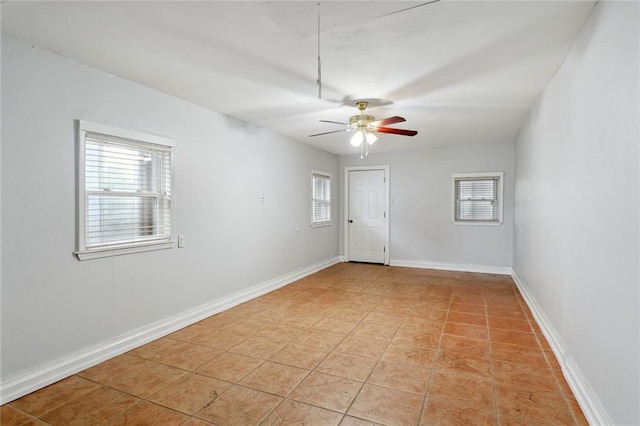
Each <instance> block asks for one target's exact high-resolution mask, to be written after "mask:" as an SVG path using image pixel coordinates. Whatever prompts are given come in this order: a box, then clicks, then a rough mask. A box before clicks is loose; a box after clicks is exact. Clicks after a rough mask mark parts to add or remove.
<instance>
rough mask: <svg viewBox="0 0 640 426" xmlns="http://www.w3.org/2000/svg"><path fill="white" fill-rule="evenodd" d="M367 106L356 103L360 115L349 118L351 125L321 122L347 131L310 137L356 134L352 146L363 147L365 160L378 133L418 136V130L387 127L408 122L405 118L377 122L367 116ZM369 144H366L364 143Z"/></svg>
mask: <svg viewBox="0 0 640 426" xmlns="http://www.w3.org/2000/svg"><path fill="white" fill-rule="evenodd" d="M367 105H369V103H368V102H366V101H358V102H356V107H357V108H358V111H359V114H356V115H353V116H351V117H350V118H349V123H348V124H347V123H341V122H339V121H330V120H320V122H322V123H331V124H339V125H343V126H346V128H345V129H342V130H333V131H330V132H323V133H316V134H313V135H309V137H313V136H321V135H327V134H330V133H338V132H355V133H354V135H353V136H352V137H351V141H350V142H351V145H353V146H354V147H361V151H360V158H364V157H366V156H367V155H369V145H373V144H374V143H375V142H376V141H377V140H378V136H376V132H380V133H390V134H393V135H400V136H415V135H417V134H418V132H417V131H416V130H405V129H396V128H394V127H385V126H387V125H388V124H395V123H402V122H404V121H406V120H405V119H404V118H403V117H399V116H397V115H396V116H393V117H389V118H383V119H381V120H376V118H375V117H374V116H373V115H369V114H365V113H364V111H365V110H366V109H367ZM365 141H366V142H367V143H364V142H365Z"/></svg>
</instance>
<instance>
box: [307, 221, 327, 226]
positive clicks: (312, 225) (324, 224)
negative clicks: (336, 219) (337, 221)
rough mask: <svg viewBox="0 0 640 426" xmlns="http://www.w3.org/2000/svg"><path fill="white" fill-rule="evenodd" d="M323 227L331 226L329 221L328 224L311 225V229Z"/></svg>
mask: <svg viewBox="0 0 640 426" xmlns="http://www.w3.org/2000/svg"><path fill="white" fill-rule="evenodd" d="M325 226H331V221H329V222H317V223H312V224H311V227H312V228H323V227H325Z"/></svg>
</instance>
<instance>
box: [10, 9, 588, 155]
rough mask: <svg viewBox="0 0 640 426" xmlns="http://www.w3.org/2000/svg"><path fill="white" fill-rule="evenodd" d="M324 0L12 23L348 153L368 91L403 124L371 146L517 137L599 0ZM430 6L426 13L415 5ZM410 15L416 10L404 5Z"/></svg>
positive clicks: (170, 89)
mask: <svg viewBox="0 0 640 426" xmlns="http://www.w3.org/2000/svg"><path fill="white" fill-rule="evenodd" d="M423 3H424V2H403V1H386V2H369V1H352V2H346V1H327V2H321V4H320V18H321V19H320V28H321V31H320V56H321V59H322V82H323V96H322V99H321V100H320V99H318V88H317V85H316V79H317V72H318V67H317V56H318V51H317V49H318V37H317V31H318V28H317V25H318V5H317V2H315V1H289V2H281V1H228V2H223V1H208V2H207V1H200V2H188V1H177V2H167V1H158V2H156V1H143V2H95V1H83V2H81V1H73V2H56V1H47V2H30V1H29V2H27V1H8V2H6V3H3V4H2V6H1V7H2V9H1V12H2V31H3V33H5V34H8V35H10V36H12V37H15V38H18V39H22V40H25V41H27V42H29V43H32V44H34V45H36V46H39V47H41V48H43V49H47V50H51V51H53V52H57V53H59V54H61V55H63V56H66V57H69V58H73V59H75V60H77V61H78V62H81V63H85V64H87V65H90V66H92V67H95V68H98V69H101V70H104V71H106V72H108V73H111V74H114V75H118V76H121V77H123V78H126V79H128V80H132V81H135V82H138V83H141V84H143V85H146V86H148V87H152V88H154V89H157V90H160V91H162V92H165V93H168V94H171V95H173V96H176V97H179V98H182V99H185V100H188V101H190V102H193V103H195V104H198V105H201V106H203V107H206V108H209V109H212V110H214V111H218V112H220V113H223V114H228V115H230V116H233V117H236V118H238V119H240V120H243V121H246V122H249V123H252V124H255V125H257V126H260V127H263V128H266V129H269V130H272V131H274V132H276V133H280V134H282V135H285V136H288V137H290V138H292V139H295V140H297V141H300V142H302V143H307V144H310V145H313V146H316V147H318V148H320V149H323V150H326V151H330V152H333V153H336V154H347V153H356V152H358V149H357V148H353V147H351V146H350V145H349V143H348V139H349V135H348V134H345V133H336V134H331V135H326V136H319V137H315V138H309V137H308V135H309V134H312V133H320V132H325V131H331V130H338V129H339V128H340V127H339V126H337V125H334V124H329V123H320V122H319V120H333V121H341V122H344V121H348V118H349V116H351V115H353V114H355V113H356V109H355V107H354V103H355V100H357V99H370V100H371V105H370V108H369V109H368V110H367V112H368V113H369V114H373V115H375V116H376V117H377V118H383V117H387V116H391V115H401V116H403V117H405V118H406V119H407V122H406V123H401V124H398V125H394V126H392V127H399V128H407V129H415V130H418V132H419V133H418V135H417V136H415V137H413V138H410V137H402V136H396V135H382V136H381V138H380V141H379V142H378V143H376V144H375V145H374V146H373V148H372V151H374V152H389V151H394V150H410V149H420V148H424V147H442V146H455V145H469V144H483V143H496V142H505V141H512V140H513V139H514V138H515V136H516V134H517V132H518V130H519V128H520V126H521V125H522V123H523V121H524V119H525V118H526V116H527V114H528V111H529V109H530V107H531V106H532V104H533V103H534V102H535V100H536V98H537V97H538V95H539V94H540V93H541V91H542V90H543V88H544V86H545V85H546V83H547V82H548V81H549V80H550V78H551V77H552V76H553V74H554V73H555V71H556V70H557V69H558V67H559V66H560V65H561V64H562V61H563V60H564V58H565V57H566V55H567V53H568V51H569V49H570V47H571V42H572V40H573V38H574V37H575V35H576V34H577V32H578V31H579V29H580V28H581V26H582V25H583V23H584V21H585V20H586V18H587V16H588V14H589V13H590V11H591V9H592V7H593V5H594V2H580V1H557V2H556V1H453V0H441V1H439V2H436V3H432V4H428V5H423V6H420V5H421V4H423ZM414 6H418V7H414ZM405 9H406V10H405Z"/></svg>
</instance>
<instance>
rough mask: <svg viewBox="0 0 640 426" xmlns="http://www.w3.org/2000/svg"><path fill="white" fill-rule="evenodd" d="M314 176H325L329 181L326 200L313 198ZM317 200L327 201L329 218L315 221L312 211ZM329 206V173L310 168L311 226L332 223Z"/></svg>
mask: <svg viewBox="0 0 640 426" xmlns="http://www.w3.org/2000/svg"><path fill="white" fill-rule="evenodd" d="M316 177H320V178H326V179H328V181H329V182H328V183H329V199H328V200H321V199H316V198H314V191H313V188H314V180H315V178H316ZM317 201H324V202H327V203H328V205H329V210H328V211H329V220H323V221H316V220H315V217H314V214H313V211H314V208H315V205H316V202H317ZM331 208H332V204H331V173H329V172H323V171H320V170H311V227H312V228H321V227H323V226H330V225H331V224H332V223H333V220H332V218H331V216H332V215H331Z"/></svg>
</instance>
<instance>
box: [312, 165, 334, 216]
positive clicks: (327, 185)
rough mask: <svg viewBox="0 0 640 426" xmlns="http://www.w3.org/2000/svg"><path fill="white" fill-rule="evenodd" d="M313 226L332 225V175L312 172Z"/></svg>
mask: <svg viewBox="0 0 640 426" xmlns="http://www.w3.org/2000/svg"><path fill="white" fill-rule="evenodd" d="M311 187H312V203H311V211H312V213H311V215H312V217H311V225H312V226H314V225H315V226H319V225H328V224H330V223H331V175H329V174H328V173H322V172H312V174H311Z"/></svg>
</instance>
